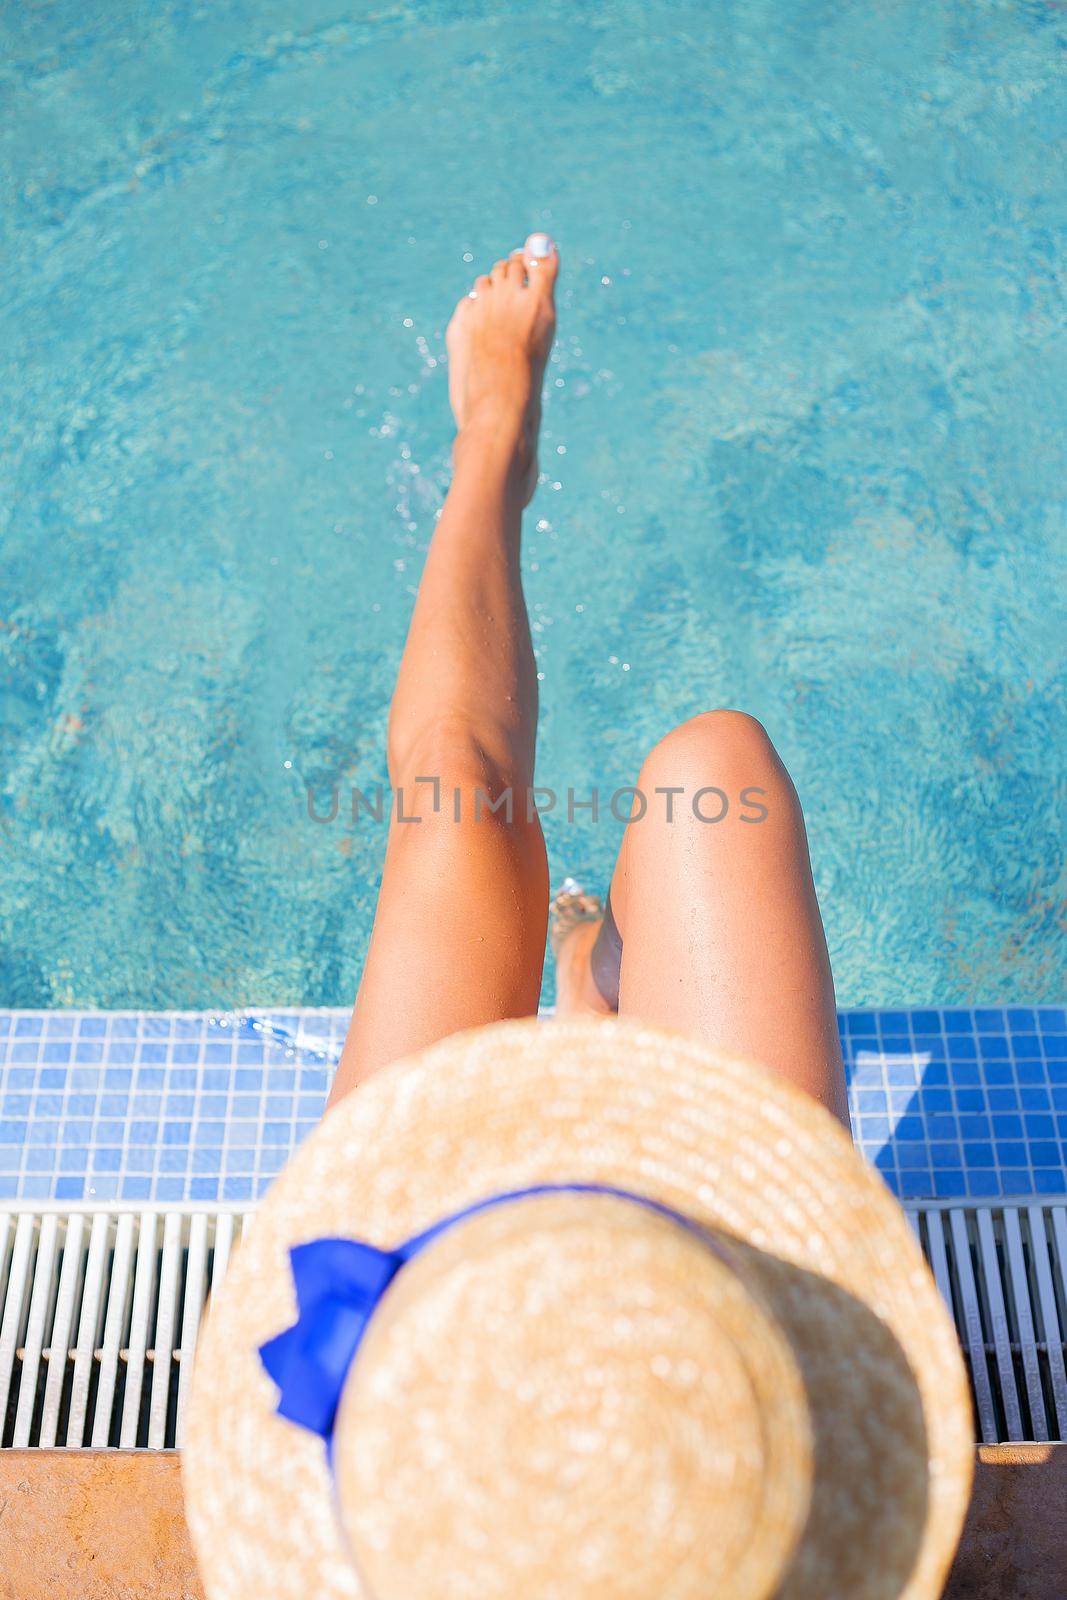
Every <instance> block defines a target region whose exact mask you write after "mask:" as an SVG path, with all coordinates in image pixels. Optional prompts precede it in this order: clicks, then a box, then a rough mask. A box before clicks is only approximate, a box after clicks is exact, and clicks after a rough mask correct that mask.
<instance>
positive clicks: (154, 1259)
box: [0, 1201, 1067, 1450]
mask: <svg viewBox="0 0 1067 1600" xmlns="http://www.w3.org/2000/svg"><path fill="white" fill-rule="evenodd" d="M908 1214H909V1216H910V1218H911V1222H912V1226H913V1227H914V1229H915V1231H916V1234H917V1236H918V1238H919V1241H920V1243H921V1245H922V1248H923V1251H924V1252H925V1254H926V1257H927V1260H928V1261H929V1263H930V1266H931V1268H932V1270H933V1273H934V1277H935V1278H936V1279H937V1283H938V1285H939V1287H940V1289H941V1293H942V1294H943V1295H944V1297H945V1300H946V1301H947V1303H948V1305H949V1306H950V1307H951V1309H952V1313H953V1316H954V1318H955V1322H956V1327H957V1329H958V1330H959V1335H960V1343H961V1344H962V1346H963V1352H964V1356H965V1357H966V1360H967V1365H968V1368H969V1370H970V1374H971V1386H972V1390H973V1393H974V1402H975V1414H976V1418H977V1432H978V1435H979V1437H980V1438H981V1440H982V1441H983V1442H984V1443H987V1444H994V1443H996V1442H997V1441H1016V1440H1027V1439H1035V1440H1046V1439H1067V1374H1065V1369H1064V1334H1065V1332H1067V1206H1065V1205H1064V1204H1062V1203H1059V1202H1051V1203H1048V1202H1046V1203H1041V1202H1037V1201H1034V1202H1030V1201H1019V1202H1011V1201H1009V1202H1007V1203H1003V1204H995V1205H990V1206H958V1205H942V1204H937V1203H929V1204H913V1205H910V1206H909V1207H908ZM252 1216H253V1213H249V1212H241V1211H235V1210H233V1209H224V1208H222V1207H218V1206H213V1207H210V1208H202V1209H199V1210H195V1211H183V1210H162V1211H161V1210H144V1211H132V1210H128V1209H127V1210H119V1209H111V1210H95V1209H92V1208H87V1207H82V1208H80V1209H74V1210H71V1209H69V1208H61V1207H58V1206H53V1207H45V1208H43V1209H40V1210H35V1211H20V1210H17V1209H16V1210H8V1211H0V1299H2V1301H3V1317H2V1320H0V1418H2V1419H3V1431H2V1434H0V1442H2V1444H3V1445H4V1446H15V1447H22V1448H25V1447H27V1446H31V1447H32V1446H36V1447H49V1446H53V1445H61V1446H62V1445H65V1446H67V1447H68V1448H73V1449H79V1448H82V1449H85V1448H90V1447H91V1448H93V1449H102V1448H106V1447H108V1446H111V1447H118V1448H120V1449H133V1448H134V1447H142V1448H148V1449H152V1450H161V1449H165V1448H168V1447H171V1446H174V1445H180V1444H181V1441H182V1417H183V1413H184V1409H185V1400H186V1393H187V1389H188V1383H189V1375H190V1372H191V1369H192V1355H193V1350H194V1349H195V1346H196V1337H197V1333H198V1331H199V1327H200V1317H201V1313H202V1311H203V1308H204V1303H205V1301H206V1299H207V1295H208V1293H209V1291H210V1289H211V1288H212V1287H213V1286H214V1285H216V1284H217V1283H219V1282H220V1280H221V1278H222V1276H223V1274H224V1272H225V1271H226V1266H227V1263H228V1261H229V1257H230V1252H231V1250H232V1248H233V1246H234V1245H235V1244H236V1243H237V1241H238V1240H239V1239H240V1238H241V1236H242V1234H243V1233H244V1231H245V1230H246V1229H247V1227H248V1226H249V1224H250V1222H251V1221H252Z"/></svg>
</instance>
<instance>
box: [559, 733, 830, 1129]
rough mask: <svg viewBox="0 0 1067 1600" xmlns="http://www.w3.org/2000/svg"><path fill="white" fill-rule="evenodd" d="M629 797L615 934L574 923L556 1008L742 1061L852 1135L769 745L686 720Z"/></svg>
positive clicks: (798, 847) (813, 930)
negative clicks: (645, 1026) (639, 1025)
mask: <svg viewBox="0 0 1067 1600" xmlns="http://www.w3.org/2000/svg"><path fill="white" fill-rule="evenodd" d="M637 786H638V789H639V790H640V792H641V794H642V795H643V796H644V797H645V800H646V802H647V809H646V810H645V813H644V815H643V816H642V817H641V819H640V820H632V821H631V822H630V823H629V824H628V825H627V828H626V832H625V834H624V836H623V842H622V848H621V850H620V851H619V859H618V862H617V864H616V867H615V873H614V876H613V877H612V880H611V893H610V908H611V914H612V921H611V922H609V923H608V924H607V926H606V927H604V926H603V925H600V926H598V925H597V924H595V923H591V922H589V921H585V922H578V924H577V926H575V927H574V928H573V930H572V931H571V932H570V933H569V934H568V935H567V937H566V938H565V939H564V940H562V942H561V943H560V944H559V949H558V956H557V960H558V962H559V965H560V969H561V981H560V985H559V992H560V995H561V997H562V998H563V1001H564V1006H565V1007H566V1008H569V1009H571V1010H599V1011H607V1010H610V1009H612V1004H611V1002H613V1001H614V1002H615V1004H617V1007H618V1010H619V1012H620V1014H627V1013H628V1014H630V1015H633V1016H637V1017H641V1018H643V1019H644V1020H645V1021H647V1022H655V1023H659V1024H660V1025H661V1026H663V1027H666V1028H672V1029H676V1030H677V1031H678V1032H680V1033H688V1034H691V1035H693V1036H694V1037H696V1038H699V1039H703V1040H705V1041H706V1043H708V1044H710V1045H714V1046H716V1047H717V1048H719V1049H721V1050H728V1051H733V1052H736V1053H737V1054H738V1055H744V1056H751V1057H752V1058H753V1060H756V1061H762V1062H764V1063H766V1065H767V1066H769V1067H773V1068H774V1069H775V1070H776V1071H777V1072H780V1073H781V1074H782V1076H783V1077H785V1078H789V1079H790V1081H791V1082H793V1083H795V1084H798V1085H799V1086H800V1088H802V1089H806V1090H807V1091H808V1093H809V1094H812V1095H814V1096H815V1098H816V1099H817V1100H821V1101H822V1103H823V1105H825V1106H826V1107H827V1108H828V1109H829V1110H830V1111H832V1112H833V1113H834V1114H835V1115H836V1116H838V1117H839V1118H840V1119H841V1121H842V1122H844V1123H845V1125H846V1127H847V1126H848V1102H847V1099H846V1095H845V1075H844V1068H843V1065H842V1061H841V1046H840V1041H839V1038H838V1033H837V1012H836V1009H835V1005H834V985H833V978H832V976H831V972H830V961H829V957H828V955H827V951H826V939H825V936H824V934H823V926H822V918H821V916H820V914H819V905H818V901H817V900H816V898H815V885H814V883H813V882H812V876H811V867H810V864H809V861H808V844H807V837H806V835H805V831H804V818H803V815H802V813H801V809H800V802H799V800H798V799H797V794H796V790H795V789H794V787H793V785H792V782H791V781H790V778H789V774H788V773H787V772H786V770H785V767H784V766H783V765H782V762H781V760H780V759H779V756H778V753H777V751H776V750H775V748H774V746H773V745H772V744H771V741H770V739H769V738H768V737H767V734H766V733H765V732H764V730H763V728H762V727H761V726H760V724H759V723H758V722H757V721H756V720H755V719H754V718H753V717H748V716H745V715H744V714H743V713H742V712H739V711H711V712H707V713H705V714H704V715H703V716H699V717H693V718H692V719H691V720H690V721H689V722H685V723H683V724H682V725H681V727H679V728H675V729H674V731H673V732H672V733H669V734H668V735H667V736H666V738H664V739H661V740H660V742H659V744H658V745H656V747H655V748H654V749H653V750H652V752H651V753H650V754H649V756H648V757H647V759H646V761H645V764H644V766H643V767H642V769H641V775H640V777H639V778H638V780H637ZM743 792H747V795H748V797H749V800H748V803H747V804H746V803H744V802H743V800H742V794H743ZM721 796H725V797H726V801H727V805H728V809H727V810H726V812H725V814H723V815H722V816H721V817H720V813H721V812H722V811H723V799H722V798H721ZM694 800H695V801H696V803H695V804H694ZM668 807H669V811H668ZM716 818H718V819H719V820H714V819H716ZM613 958H614V969H613ZM598 968H599V971H598ZM616 996H617V998H616Z"/></svg>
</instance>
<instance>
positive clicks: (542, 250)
mask: <svg viewBox="0 0 1067 1600" xmlns="http://www.w3.org/2000/svg"><path fill="white" fill-rule="evenodd" d="M526 248H527V250H528V251H529V252H530V254H531V255H532V256H534V257H536V258H540V259H542V260H543V259H544V257H545V256H550V255H551V254H552V248H553V246H552V240H551V239H550V238H549V237H548V234H547V233H531V235H530V237H529V238H528V239H527V241H526Z"/></svg>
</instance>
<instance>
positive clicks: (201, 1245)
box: [0, 1207, 251, 1450]
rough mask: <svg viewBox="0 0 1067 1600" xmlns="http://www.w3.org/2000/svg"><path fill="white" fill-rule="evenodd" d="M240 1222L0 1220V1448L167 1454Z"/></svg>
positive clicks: (105, 1217) (138, 1214)
mask: <svg viewBox="0 0 1067 1600" xmlns="http://www.w3.org/2000/svg"><path fill="white" fill-rule="evenodd" d="M250 1221H251V1214H249V1213H243V1212H240V1211H235V1210H233V1209H229V1210H224V1209H222V1208H219V1207H215V1208H212V1209H210V1210H208V1209H200V1210H196V1211H185V1210H167V1211H160V1210H156V1209H153V1210H145V1211H132V1210H129V1209H127V1210H116V1209H111V1210H107V1209H93V1208H91V1207H81V1208H76V1209H66V1208H63V1209H60V1208H53V1209H43V1210H39V1211H28V1210H9V1211H0V1299H2V1303H3V1315H2V1318H0V1419H2V1423H3V1429H2V1433H0V1444H2V1445H3V1446H5V1447H14V1448H16V1449H19V1448H23V1449H24V1448H27V1447H31V1448H32V1447H39V1448H47V1447H51V1446H56V1445H58V1446H66V1447H67V1448H71V1449H79V1448H80V1449H106V1448H108V1447H112V1448H116V1447H117V1448H119V1449H125V1450H128V1449H134V1448H147V1449H150V1450H162V1449H166V1448H169V1447H171V1446H174V1445H180V1444H181V1439H182V1416H183V1413H184V1410H185V1400H186V1392H187V1389H188V1384H189V1377H190V1373H191V1371H192V1356H193V1351H194V1349H195V1347H196V1338H197V1333H198V1332H199V1328H200V1318H201V1313H202V1311H203V1308H204V1304H205V1301H206V1299H207V1296H208V1293H209V1291H210V1290H211V1288H212V1287H213V1286H214V1285H215V1284H217V1283H218V1282H220V1281H221V1279H222V1276H223V1274H224V1273H225V1271H226V1266H227V1262H228V1260H229V1257H230V1252H231V1250H232V1248H233V1247H234V1245H235V1244H236V1243H237V1242H238V1241H239V1240H240V1238H241V1236H242V1234H243V1232H244V1231H245V1230H246V1229H247V1227H248V1225H249V1223H250Z"/></svg>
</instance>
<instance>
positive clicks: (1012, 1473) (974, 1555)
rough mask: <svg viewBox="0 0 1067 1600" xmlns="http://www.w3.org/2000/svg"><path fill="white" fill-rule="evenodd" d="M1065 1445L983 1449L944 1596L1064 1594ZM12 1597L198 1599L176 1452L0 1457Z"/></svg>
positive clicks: (1021, 1599) (1033, 1598) (960, 1599)
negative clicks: (964, 1524) (965, 1520)
mask: <svg viewBox="0 0 1067 1600" xmlns="http://www.w3.org/2000/svg"><path fill="white" fill-rule="evenodd" d="M1065 1503H1067V1445H997V1446H992V1447H985V1448H982V1449H980V1450H979V1451H978V1463H977V1471H976V1474H975V1487H974V1494H973V1496H972V1499H971V1507H970V1511H969V1513H968V1517H967V1525H966V1528H965V1529H964V1535H963V1540H962V1543H961V1545H960V1550H959V1555H958V1556H957V1558H956V1563H955V1566H954V1568H953V1571H952V1575H951V1578H950V1580H949V1583H948V1586H947V1588H946V1590H945V1596H944V1600H1063V1593H1064V1591H1063V1572H1064V1571H1065V1570H1067V1535H1065V1532H1064V1523H1063V1507H1064V1504H1065ZM0 1506H3V1508H4V1513H3V1526H4V1544H5V1559H4V1571H3V1574H2V1576H0V1595H2V1596H4V1597H10V1600H16V1597H17V1600H203V1593H204V1591H203V1588H202V1586H201V1583H200V1580H199V1577H198V1575H197V1572H196V1566H195V1562H194V1560H193V1554H192V1550H191V1547H190V1544H189V1536H188V1532H187V1530H186V1526H185V1517H184V1514H183V1507H182V1492H181V1478H180V1473H179V1465H178V1457H177V1454H176V1453H175V1452H173V1451H166V1452H130V1451H107V1452H105V1451H96V1452H93V1451H78V1452H70V1453H68V1452H64V1451H41V1450H26V1451H18V1450H16V1451H4V1452H3V1453H2V1454H0Z"/></svg>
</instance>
